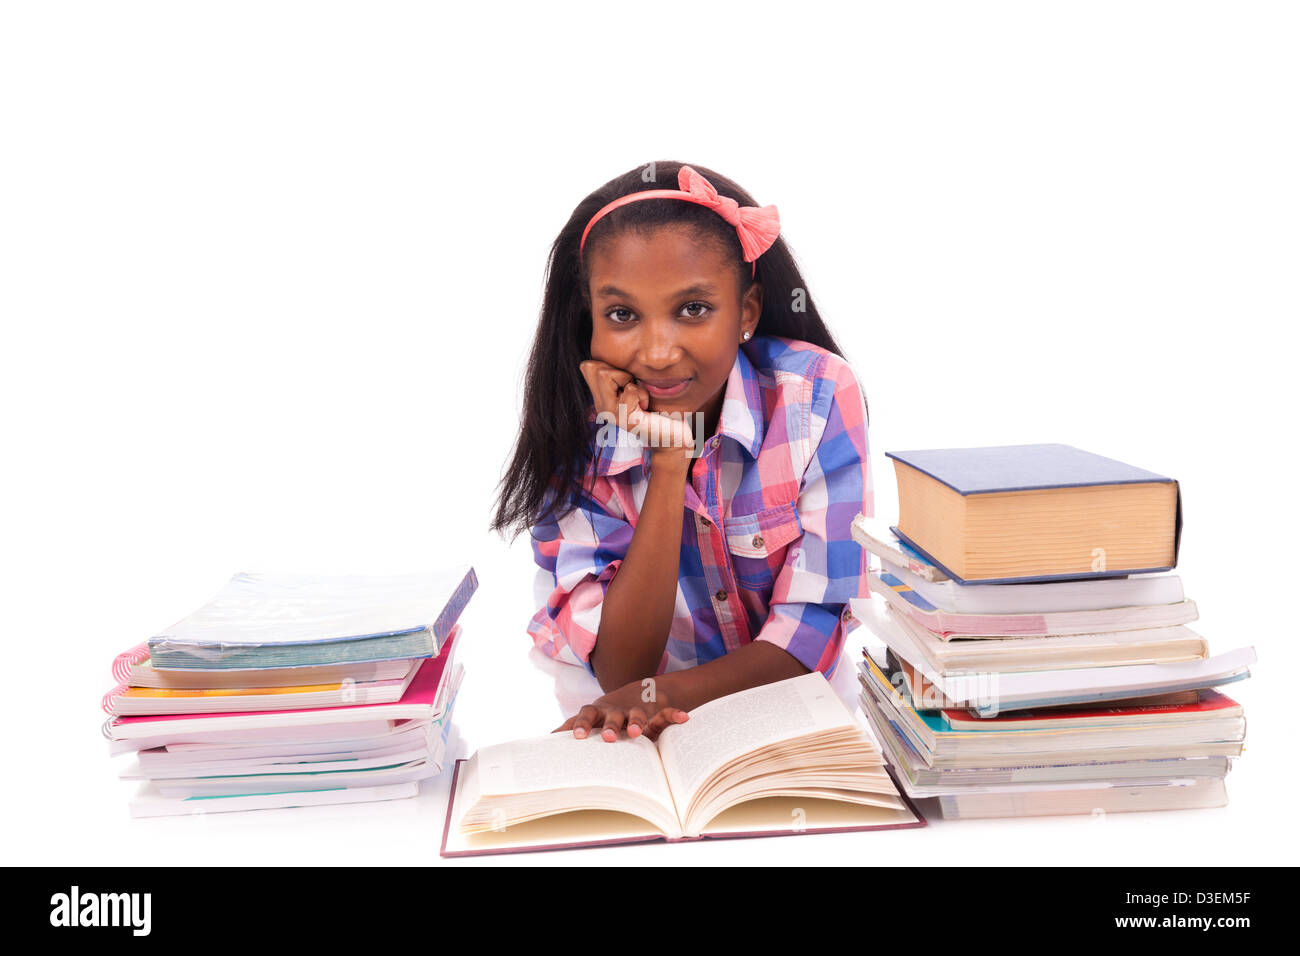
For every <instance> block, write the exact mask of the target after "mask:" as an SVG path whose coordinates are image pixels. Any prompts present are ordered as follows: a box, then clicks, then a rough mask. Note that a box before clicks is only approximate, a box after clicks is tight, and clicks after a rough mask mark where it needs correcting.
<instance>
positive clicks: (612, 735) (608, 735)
mask: <svg viewBox="0 0 1300 956" xmlns="http://www.w3.org/2000/svg"><path fill="white" fill-rule="evenodd" d="M601 736H602V737H603V738H605V739H606V740H614V739H615V738H616V737H618V734H617V733H615V732H614V731H612V730H606V731H604V732H602V733H601Z"/></svg>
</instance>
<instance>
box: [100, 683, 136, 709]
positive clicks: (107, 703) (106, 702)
mask: <svg viewBox="0 0 1300 956" xmlns="http://www.w3.org/2000/svg"><path fill="white" fill-rule="evenodd" d="M129 689H130V688H129V687H128V686H127V685H126V684H118V685H117V686H116V687H114V688H113V689H112V690H110V691H109V692H108V693H107V694H105V695H104V699H103V700H102V701H100V702H99V706H100V707H103V708H104V713H106V714H108V715H110V716H112V717H116V716H117V711H116V710H114V709H113V698H114V697H116V696H117V695H118V694H124V693H126V692H127V690H129Z"/></svg>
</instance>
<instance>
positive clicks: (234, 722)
mask: <svg viewBox="0 0 1300 956" xmlns="http://www.w3.org/2000/svg"><path fill="white" fill-rule="evenodd" d="M459 636H460V625H459V624H457V625H456V626H455V627H454V628H453V629H452V631H451V633H450V634H449V635H448V636H447V640H446V642H445V643H444V644H443V649H442V653H440V654H439V655H438V656H437V657H430V658H427V659H425V660H424V662H423V663H422V664H421V665H420V669H419V670H418V671H417V672H416V674H415V677H414V678H413V679H412V680H411V684H410V686H409V687H407V688H406V693H404V694H403V695H402V697H401V699H400V700H398V701H396V702H395V703H389V704H343V705H339V706H335V707H314V708H308V709H303V710H259V711H249V712H246V713H239V714H166V715H153V716H145V717H114V718H112V719H110V720H109V721H108V722H107V723H106V724H105V725H104V735H105V736H106V737H108V738H109V739H110V740H129V739H134V738H138V737H156V736H161V735H169V736H177V737H179V736H180V735H182V734H184V733H186V732H187V731H195V732H200V733H211V732H213V731H217V730H250V729H258V728H267V727H281V726H286V725H299V726H300V725H309V724H332V723H352V722H356V721H362V720H366V721H373V720H411V719H428V718H434V717H437V716H439V714H438V709H439V704H440V694H441V692H442V691H443V690H445V687H444V681H443V674H444V673H445V672H446V673H450V672H448V671H447V667H448V662H449V661H450V660H451V659H452V655H453V654H454V652H455V642H456V640H457V638H458V637H459ZM441 696H443V697H445V696H446V695H445V694H441Z"/></svg>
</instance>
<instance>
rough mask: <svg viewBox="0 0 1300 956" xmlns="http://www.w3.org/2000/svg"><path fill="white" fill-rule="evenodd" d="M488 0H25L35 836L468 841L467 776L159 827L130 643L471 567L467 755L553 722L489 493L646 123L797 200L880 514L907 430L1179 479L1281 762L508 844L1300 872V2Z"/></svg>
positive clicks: (237, 848) (12, 318)
mask: <svg viewBox="0 0 1300 956" xmlns="http://www.w3.org/2000/svg"><path fill="white" fill-rule="evenodd" d="M464 6H465V7H466V8H467V9H461V10H457V9H454V8H453V7H451V6H450V5H446V4H397V3H388V4H372V3H365V4H363V3H321V2H313V3H301V4H291V3H275V2H265V0H259V2H255V3H232V2H227V3H220V4H217V3H211V4H193V3H171V2H169V3H114V4H89V3H88V4H69V3H55V2H46V3H9V4H6V5H5V6H4V7H3V8H2V9H3V12H2V13H0V136H3V138H4V144H3V148H2V149H0V317H2V318H3V323H4V325H3V340H2V341H3V346H2V348H0V389H3V395H2V396H0V397H2V398H3V409H4V414H3V450H4V465H3V472H2V475H0V481H3V483H4V487H3V494H2V496H0V501H2V502H3V508H4V520H3V527H2V529H0V535H2V538H3V567H2V568H0V572H2V573H0V581H3V587H4V594H3V613H4V620H3V628H4V629H3V640H4V644H5V648H6V653H5V656H4V667H5V669H6V672H7V674H8V677H9V679H8V680H7V681H5V685H4V691H3V694H2V695H0V697H2V699H3V707H4V718H5V719H4V724H3V727H4V731H5V745H4V747H3V761H4V764H5V773H4V780H5V783H4V786H3V789H2V791H0V800H2V801H3V813H2V814H0V819H3V821H4V826H5V830H6V832H5V834H4V846H5V858H6V861H7V862H15V863H44V864H91V863H94V864H108V863H194V864H224V863H258V862H277V863H278V862H299V861H301V862H309V863H321V864H342V863H354V862H382V863H394V862H402V863H434V862H438V856H437V844H438V837H439V835H440V832H441V827H442V822H443V817H442V813H443V806H444V803H443V800H444V796H445V787H446V780H445V779H443V780H441V781H438V782H435V783H430V784H426V785H425V788H424V791H423V793H422V794H421V796H420V798H419V799H417V800H407V801H400V802H398V803H394V804H391V805H370V806H355V807H343V808H337V809H329V808H325V809H321V810H318V811H305V810H286V811H264V812H261V813H251V814H231V815H224V816H223V815H210V816H207V817H203V818H196V819H169V820H144V821H135V822H133V821H131V820H130V819H129V818H128V816H127V810H126V803H127V799H128V795H129V792H130V787H129V785H127V784H124V783H120V782H118V781H117V780H116V779H115V774H116V772H117V770H118V768H119V764H118V763H117V762H114V761H111V760H110V759H109V758H108V757H107V755H106V752H105V746H104V741H103V739H102V737H101V736H100V731H99V725H100V723H101V721H102V719H103V714H102V713H101V712H100V710H99V700H100V696H101V695H102V693H103V692H104V691H105V690H106V689H107V688H108V686H109V684H110V677H109V672H108V665H109V662H110V661H111V659H112V658H113V656H114V655H115V654H116V653H117V652H119V651H121V650H123V649H124V648H126V647H129V646H132V645H134V644H136V643H138V642H139V641H141V640H143V639H144V638H146V637H148V636H149V635H150V634H152V633H154V632H155V631H157V630H159V629H161V628H163V627H165V626H166V625H168V624H170V623H172V622H173V621H175V620H176V619H178V618H180V617H182V616H183V615H185V614H186V613H188V612H189V611H191V610H193V609H194V608H195V607H197V606H198V605H199V604H200V603H202V602H203V601H204V600H206V599H207V598H208V597H209V596H210V595H211V594H212V593H213V592H215V591H216V590H217V589H218V588H219V587H220V586H221V584H222V583H223V582H224V581H225V580H226V578H227V577H228V576H229V575H230V574H231V573H233V572H235V571H238V570H303V571H308V570H315V571H357V572H379V571H407V570H421V569H425V568H432V567H436V566H438V565H439V564H443V563H446V562H447V561H451V560H460V559H465V560H469V561H472V562H473V563H474V564H475V566H476V568H477V569H478V571H479V575H480V578H481V580H482V588H481V591H480V593H479V595H478V596H477V597H476V598H475V600H474V601H473V603H472V605H471V608H470V610H469V611H468V612H467V614H466V616H465V618H464V624H465V629H466V642H465V647H464V649H463V653H464V655H465V663H466V666H467V668H468V671H469V673H468V677H467V683H466V685H465V690H464V693H463V695H462V701H461V705H460V707H459V708H458V713H457V718H458V719H457V723H458V725H459V728H460V729H459V737H458V746H459V747H460V749H461V753H462V754H466V753H468V752H469V751H470V750H471V749H472V748H475V747H477V746H480V745H483V744H486V743H491V742H495V741H499V740H506V739H511V738H515V737H520V736H529V735H533V734H540V733H545V732H547V731H549V730H550V729H552V727H554V726H555V725H556V724H558V723H559V722H560V720H561V718H562V717H563V716H565V714H564V713H562V705H561V704H560V703H557V701H556V698H555V694H554V692H553V689H552V677H551V676H550V675H549V674H548V672H546V671H545V670H540V669H538V668H537V667H536V666H535V665H534V663H533V662H532V661H531V660H530V655H529V653H528V651H529V647H530V641H529V638H528V637H527V635H526V634H525V631H524V625H525V622H526V621H527V618H528V616H529V615H530V613H531V612H532V610H533V608H534V605H533V596H532V587H531V585H532V571H533V565H532V559H531V553H530V551H529V549H528V546H527V540H526V539H520V540H518V541H516V542H515V543H514V544H513V545H507V543H505V542H503V541H501V540H500V539H498V538H496V537H494V536H492V535H490V534H489V533H488V531H487V522H488V517H489V510H490V504H491V499H492V494H493V486H494V484H495V482H496V480H497V478H498V477H499V475H500V470H501V468H502V466H503V464H504V462H505V459H506V456H507V454H508V452H509V449H510V447H511V443H512V441H513V439H514V435H515V430H516V428H517V422H518V408H519V401H520V382H521V375H522V368H523V363H524V361H525V358H526V354H527V348H528V344H529V342H530V337H531V334H532V329H533V326H534V323H535V321H536V317H537V310H538V306H539V302H540V296H541V287H542V286H541V283H542V274H543V267H544V264H545V257H546V253H547V250H548V246H549V243H550V242H551V240H552V239H553V238H554V236H555V234H556V233H557V232H558V231H559V229H560V227H561V225H562V224H563V223H564V221H565V220H566V218H567V217H568V214H569V213H570V211H571V210H572V208H573V207H574V206H575V205H576V204H577V203H578V202H579V201H580V200H581V199H582V197H583V196H585V195H586V194H587V193H588V192H589V191H590V190H592V189H594V188H595V187H596V186H598V185H599V184H601V183H603V182H604V181H605V180H607V179H609V178H611V177H612V176H614V175H616V174H618V173H620V172H622V171H624V170H626V169H630V168H632V167H634V166H638V165H640V164H643V163H645V162H648V161H650V160H653V159H678V160H682V161H685V162H692V163H698V164H701V165H704V166H708V167H711V168H714V169H717V170H719V171H721V172H723V173H725V174H726V175H728V176H730V177H732V178H734V179H736V180H737V181H738V182H740V183H741V184H742V185H744V186H745V187H746V188H747V189H749V190H750V191H751V192H752V193H753V194H754V195H755V196H756V197H757V198H758V200H759V202H761V203H775V204H777V205H778V206H779V208H780V211H781V219H782V225H783V231H784V235H785V236H786V237H787V238H788V239H789V241H790V243H791V244H792V247H793V249H794V250H795V252H796V255H797V256H798V257H799V260H800V262H801V264H802V267H803V269H804V270H805V276H806V278H807V280H808V283H809V284H810V286H811V290H812V293H813V295H814V296H815V299H816V301H817V303H818V305H819V307H820V309H821V310H822V314H823V315H824V317H825V318H826V320H827V322H828V323H829V325H830V326H831V327H832V329H833V330H834V332H835V333H836V335H837V336H838V337H839V339H840V341H841V342H842V343H843V345H844V347H845V350H846V352H847V354H848V357H849V359H850V361H851V362H852V363H853V365H854V367H855V369H856V370H857V372H858V375H859V378H860V379H861V381H862V383H863V386H864V388H865V391H866V395H867V399H868V403H869V407H870V412H871V430H870V442H871V447H872V465H873V466H874V468H875V469H876V471H875V476H876V477H875V480H876V489H877V494H878V509H877V513H878V514H879V515H882V516H892V514H893V513H894V509H895V500H896V499H895V493H894V480H893V473H892V468H890V467H889V465H888V463H887V459H885V458H884V455H883V452H884V451H885V450H892V449H902V448H925V447H947V446H957V445H984V444H1018V443H1027V442H1048V441H1059V442H1065V443H1069V444H1074V445H1077V446H1079V447H1082V448H1086V449H1089V450H1091V451H1095V452H1098V453H1101V454H1104V455H1108V456H1111V457H1114V458H1119V459H1121V460H1124V461H1128V462H1131V463H1133V464H1136V465H1139V466H1141V467H1145V468H1148V469H1151V470H1154V471H1157V472H1161V473H1164V474H1168V475H1172V476H1174V477H1176V478H1178V479H1179V480H1180V481H1181V483H1182V493H1183V499H1184V507H1185V513H1186V527H1185V530H1184V535H1183V545H1182V554H1181V561H1180V564H1179V572H1180V573H1181V574H1182V576H1183V579H1184V582H1185V585H1186V589H1187V592H1188V594H1189V596H1190V597H1192V598H1193V599H1194V600H1196V602H1197V603H1198V605H1199V607H1200V609H1201V620H1200V621H1199V622H1198V623H1197V624H1196V625H1194V627H1195V628H1196V629H1197V630H1199V631H1200V632H1202V633H1203V634H1205V635H1206V636H1207V637H1208V638H1209V640H1210V642H1211V648H1212V650H1214V651H1216V652H1218V651H1225V650H1229V649H1231V648H1234V647H1238V646H1242V645H1248V644H1253V645H1254V646H1255V647H1256V649H1257V651H1258V654H1259V664H1258V666H1257V667H1256V669H1255V671H1254V676H1253V677H1252V678H1251V680H1249V681H1247V682H1245V683H1244V684H1239V685H1235V686H1234V689H1233V690H1232V692H1231V693H1232V696H1234V697H1236V698H1237V699H1239V700H1240V701H1241V702H1242V703H1243V704H1244V706H1245V708H1246V711H1247V715H1248V723H1249V730H1248V735H1247V739H1248V745H1247V753H1246V755H1245V756H1244V757H1243V758H1242V759H1241V760H1239V761H1237V763H1236V765H1235V767H1234V769H1233V771H1232V773H1231V774H1230V775H1229V777H1228V789H1229V794H1230V801H1231V802H1230V805H1229V806H1228V807H1227V808H1226V809H1222V810H1212V811H1185V812H1181V813H1164V814H1131V815H1121V814H1115V815H1111V816H1109V817H1107V818H1105V819H1092V818H1089V817H1077V818H1057V819H1026V820H1000V821H974V822H964V823H953V822H945V821H939V822H937V823H935V824H934V825H932V826H931V827H929V828H927V829H925V830H919V831H918V830H911V831H899V832H892V833H876V834H871V833H867V834H856V835H850V836H844V837H811V836H810V837H807V838H804V839H798V840H751V841H736V842H733V843H728V844H700V845H690V846H677V847H666V846H650V847H640V848H625V849H610V850H600V851H584V852H571V853H559V854H539V855H534V856H523V857H517V858H512V860H511V861H512V862H516V863H548V864H567V863H572V862H586V863H596V864H615V863H620V864H621V863H633V864H641V865H648V864H659V863H663V864H684V863H705V862H707V863H713V862H748V861H755V862H756V861H763V862H772V861H781V860H790V861H804V862H819V861H826V862H829V861H838V862H873V863H880V862H883V861H886V860H888V861H890V862H899V863H909V864H911V863H954V864H964V865H988V864H994V863H1009V862H1024V863H1060V864H1093V863H1112V862H1121V863H1122V862H1141V863H1157V862H1169V863H1180V864H1181V863H1186V864H1198V865H1210V864H1221V863H1261V862H1282V861H1294V858H1295V849H1296V847H1295V838H1294V836H1293V835H1292V834H1293V833H1294V829H1293V826H1292V823H1293V814H1290V813H1288V812H1287V811H1288V810H1289V809H1290V804H1291V801H1292V800H1293V798H1294V785H1295V782H1296V773H1295V769H1294V762H1293V760H1294V757H1293V755H1294V751H1295V746H1294V743H1293V741H1294V736H1293V733H1294V720H1293V703H1294V701H1293V688H1294V687H1295V681H1294V675H1295V665H1296V656H1297V655H1296V644H1297V641H1298V640H1300V638H1298V637H1297V634H1296V627H1295V624H1294V614H1293V611H1292V607H1293V602H1292V599H1291V595H1292V594H1293V593H1294V584H1293V575H1292V571H1291V560H1290V559H1291V558H1292V554H1293V545H1292V542H1293V540H1294V537H1295V532H1296V522H1295V519H1294V513H1293V511H1292V510H1291V505H1290V501H1291V500H1292V499H1293V498H1294V491H1293V485H1294V476H1295V474H1296V472H1295V465H1296V460H1295V453H1294V450H1293V447H1292V440H1293V435H1294V425H1293V417H1294V411H1295V405H1296V403H1295V400H1294V397H1293V394H1294V393H1293V389H1294V385H1295V378H1296V374H1297V373H1296V368H1295V346H1296V332H1295V324H1296V321H1297V318H1298V309H1297V305H1298V299H1300V296H1298V294H1297V270H1296V266H1297V262H1300V256H1298V253H1300V249H1298V248H1297V246H1298V244H1300V243H1298V240H1297V222H1300V190H1298V189H1297V170H1300V141H1298V139H1297V123H1296V118H1297V106H1298V105H1300V104H1298V103H1297V100H1298V98H1300V97H1298V96H1297V90H1298V87H1300V69H1298V67H1297V57H1296V49H1297V44H1298V42H1300V35H1298V34H1300V30H1298V29H1297V25H1298V24H1297V17H1296V13H1295V8H1294V7H1293V6H1289V5H1286V4H1268V3H1250V4H1240V3H1236V4H1230V3H1210V4H1207V3H1134V2H1126V3H1097V2H1094V3H1078V4H1049V3H979V4H974V3H964V4H963V3H957V4H894V5H885V6H879V5H849V4H842V3H835V4H818V3H798V4H789V3H784V4H759V3H737V4H729V5H726V6H725V7H724V6H722V5H713V4H702V3H692V4H686V5H671V4H669V5H662V4H660V5H646V4H619V5H614V4H590V5H588V4H581V5H580V4H564V5H559V4H547V5H541V4H532V5H522V4H521V5H513V6H512V5H509V4H504V5H503V4H492V5H464ZM850 643H851V644H852V643H853V642H852V640H851V641H850ZM851 650H856V647H852V648H851Z"/></svg>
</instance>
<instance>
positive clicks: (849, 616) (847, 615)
mask: <svg viewBox="0 0 1300 956" xmlns="http://www.w3.org/2000/svg"><path fill="white" fill-rule="evenodd" d="M840 617H842V618H844V620H846V621H851V620H853V608H851V607H845V608H844V613H843V614H841V615H840Z"/></svg>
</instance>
